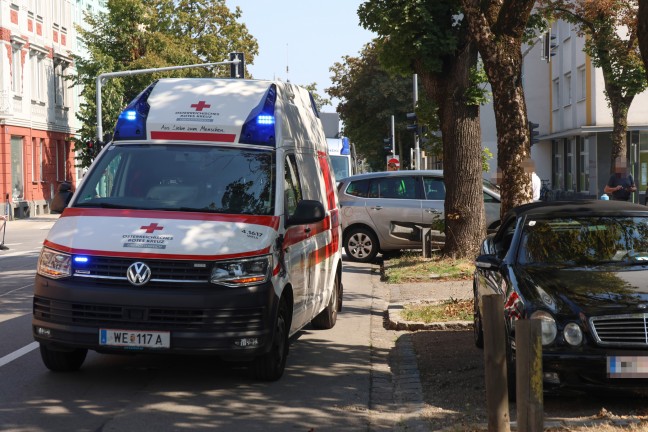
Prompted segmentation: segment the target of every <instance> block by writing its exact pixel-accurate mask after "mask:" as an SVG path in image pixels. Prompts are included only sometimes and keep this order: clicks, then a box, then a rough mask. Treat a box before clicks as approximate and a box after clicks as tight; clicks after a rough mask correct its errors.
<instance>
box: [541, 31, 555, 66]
mask: <svg viewBox="0 0 648 432" xmlns="http://www.w3.org/2000/svg"><path fill="white" fill-rule="evenodd" d="M542 45H543V46H542V58H543V59H544V60H546V61H547V62H550V61H551V57H553V56H555V55H556V48H558V43H557V42H556V35H554V34H552V33H551V29H550V30H549V31H547V32H546V33H545V34H544V39H543V41H542Z"/></svg>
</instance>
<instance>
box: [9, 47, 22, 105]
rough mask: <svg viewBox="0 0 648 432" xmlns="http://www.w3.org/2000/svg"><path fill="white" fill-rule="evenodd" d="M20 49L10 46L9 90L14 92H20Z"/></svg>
mask: <svg viewBox="0 0 648 432" xmlns="http://www.w3.org/2000/svg"><path fill="white" fill-rule="evenodd" d="M21 53H22V49H21V47H17V46H15V45H14V46H12V47H11V90H13V92H14V93H15V94H18V95H19V94H22V58H21V57H22V55H21Z"/></svg>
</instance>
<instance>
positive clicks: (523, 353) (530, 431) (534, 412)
mask: <svg viewBox="0 0 648 432" xmlns="http://www.w3.org/2000/svg"><path fill="white" fill-rule="evenodd" d="M540 325H541V324H540V321H539V320H534V319H531V320H526V319H525V320H518V321H516V322H515V355H516V357H515V366H516V369H515V372H516V374H517V384H516V389H515V390H516V393H517V425H518V431H520V432H542V431H543V430H544V403H543V399H542V340H541V338H540V332H541V328H540Z"/></svg>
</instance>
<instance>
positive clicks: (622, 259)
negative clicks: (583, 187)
mask: <svg viewBox="0 0 648 432" xmlns="http://www.w3.org/2000/svg"><path fill="white" fill-rule="evenodd" d="M518 263H520V264H551V265H559V266H595V265H603V264H610V263H613V264H614V263H618V264H648V218H646V217H609V216H604V217H561V218H551V219H527V221H526V223H525V226H524V228H523V232H522V240H521V245H520V248H519V250H518Z"/></svg>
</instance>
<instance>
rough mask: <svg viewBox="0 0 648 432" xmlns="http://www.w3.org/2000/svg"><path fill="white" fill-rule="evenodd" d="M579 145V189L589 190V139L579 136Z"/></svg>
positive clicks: (582, 190) (580, 190)
mask: <svg viewBox="0 0 648 432" xmlns="http://www.w3.org/2000/svg"><path fill="white" fill-rule="evenodd" d="M577 140H578V141H577V142H578V144H577V146H578V191H579V192H589V190H590V184H589V183H590V180H589V177H590V174H589V149H588V145H587V140H586V139H584V138H577Z"/></svg>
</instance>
